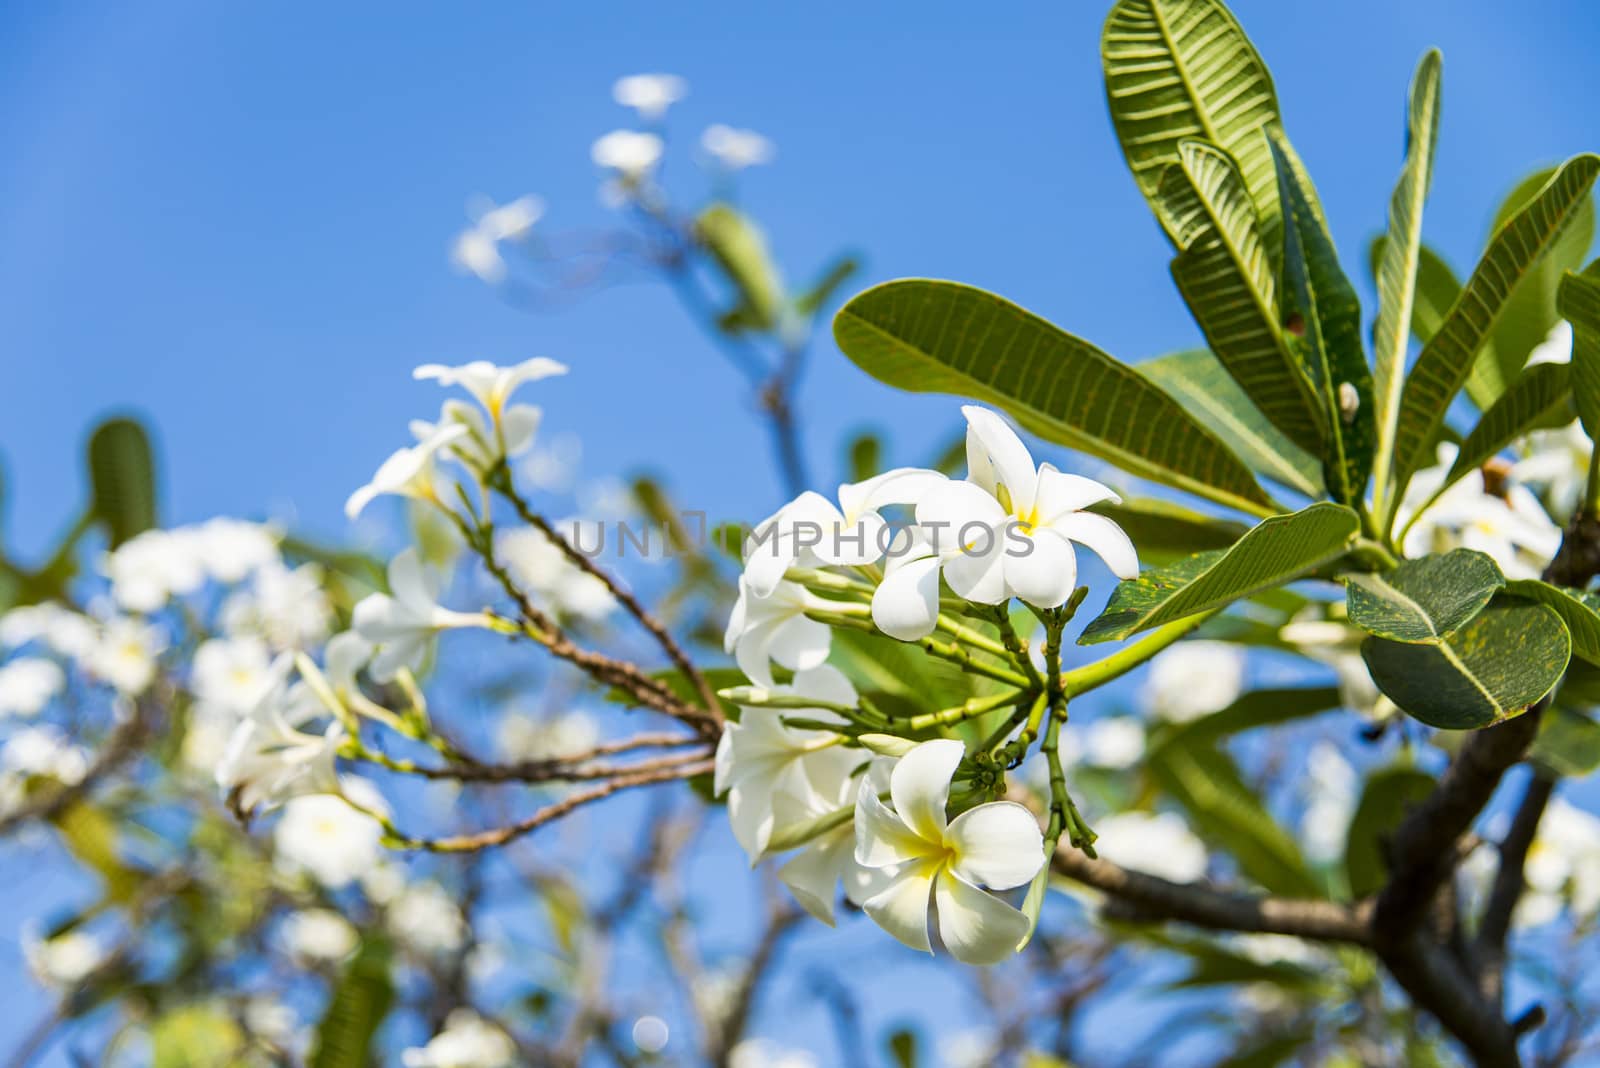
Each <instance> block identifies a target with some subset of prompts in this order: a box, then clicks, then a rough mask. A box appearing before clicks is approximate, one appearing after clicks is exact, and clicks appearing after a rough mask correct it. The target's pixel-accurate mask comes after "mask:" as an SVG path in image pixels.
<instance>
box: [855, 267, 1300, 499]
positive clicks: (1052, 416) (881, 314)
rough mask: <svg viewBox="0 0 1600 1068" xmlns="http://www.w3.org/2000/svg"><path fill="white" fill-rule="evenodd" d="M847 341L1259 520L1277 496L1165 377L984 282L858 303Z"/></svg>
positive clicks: (868, 355) (887, 372)
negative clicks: (1166, 388) (1152, 377)
mask: <svg viewBox="0 0 1600 1068" xmlns="http://www.w3.org/2000/svg"><path fill="white" fill-rule="evenodd" d="M833 329H834V337H835V338H836V339H837V340H838V343H839V348H840V349H841V350H843V352H844V354H845V355H846V356H848V357H850V359H852V360H854V361H855V362H856V364H858V365H859V366H860V367H861V368H862V369H863V370H865V371H866V372H867V373H868V374H871V375H873V376H874V377H875V378H878V379H880V380H882V381H884V382H887V383H888V384H889V385H891V386H897V387H899V388H901V389H905V390H910V391H912V392H916V393H960V394H964V395H966V396H971V397H976V398H978V399H979V400H983V401H987V402H989V403H992V404H998V405H1000V406H1001V407H1003V408H1005V409H1006V410H1007V411H1009V412H1010V413H1011V414H1012V415H1014V416H1015V417H1016V418H1017V419H1018V420H1019V421H1020V422H1021V423H1022V424H1023V426H1025V427H1027V428H1028V429H1029V430H1032V431H1033V432H1034V433H1036V434H1038V435H1039V436H1040V437H1042V438H1045V439H1046V440H1048V441H1053V442H1057V443H1058V444H1061V445H1066V446H1068V447H1070V448H1074V449H1078V450H1080V451H1083V452H1086V453H1089V454H1091V455H1093V456H1098V457H1101V458H1102V459H1105V460H1108V461H1110V462H1112V463H1115V464H1117V465H1118V466H1120V467H1122V468H1123V469H1124V470H1126V471H1129V472H1131V473H1133V474H1135V475H1139V476H1141V477H1143V478H1148V479H1151V480H1152V481H1156V482H1161V483H1164V484H1165V485H1168V486H1172V487H1174V488H1176V489H1181V490H1184V491H1186V492H1188V493H1193V494H1195V495H1197V496H1200V497H1204V498H1206V499H1208V500H1211V501H1215V502H1217V503H1219V504H1224V505H1227V506H1229V507H1232V508H1238V509H1240V510H1242V511H1246V512H1250V513H1253V514H1256V515H1268V514H1271V513H1272V511H1273V510H1274V509H1273V505H1272V499H1271V498H1270V497H1268V496H1267V494H1266V493H1265V491H1263V490H1262V489H1261V487H1260V486H1259V485H1258V484H1257V483H1256V480H1255V477H1254V476H1253V475H1251V473H1250V469H1249V468H1248V467H1246V466H1245V464H1244V462H1243V461H1242V460H1240V459H1239V457H1237V456H1236V455H1234V454H1233V453H1232V452H1231V451H1229V449H1228V447H1227V446H1226V445H1224V444H1223V443H1222V442H1221V441H1219V440H1218V439H1217V438H1216V436H1215V435H1213V434H1212V433H1211V432H1210V431H1209V430H1207V429H1206V428H1205V427H1204V426H1203V425H1201V424H1200V422H1199V421H1197V420H1196V419H1195V418H1194V417H1193V416H1192V415H1190V414H1189V413H1188V412H1186V411H1185V410H1184V409H1183V407H1182V406H1181V405H1179V404H1177V403H1176V402H1174V401H1173V400H1172V398H1171V397H1169V396H1167V394H1165V393H1163V392H1162V391H1161V390H1160V389H1159V388H1157V387H1156V386H1155V384H1154V383H1152V382H1150V381H1149V380H1148V379H1146V378H1145V377H1144V376H1143V375H1141V374H1140V373H1139V372H1138V371H1136V370H1134V369H1133V368H1131V367H1129V366H1127V365H1125V364H1122V363H1119V362H1118V361H1116V360H1115V359H1113V358H1112V357H1110V356H1108V355H1106V354H1105V353H1104V352H1101V351H1100V350H1099V349H1097V348H1095V347H1094V346H1093V345H1091V344H1089V343H1088V342H1087V341H1084V340H1082V339H1081V338H1077V337H1074V336H1072V335H1071V334H1068V333H1067V332H1065V331H1064V330H1061V329H1059V328H1058V327H1055V326H1053V325H1051V324H1050V323H1048V322H1046V321H1045V320H1043V319H1041V318H1039V317H1038V316H1036V315H1033V314H1032V313H1030V312H1027V311H1025V310H1023V309H1022V308H1019V307H1017V306H1016V305H1015V304H1012V303H1010V302H1009V301H1006V300H1003V299H1002V298H1000V297H997V296H995V295H993V294H992V293H986V292H984V291H983V290H981V289H975V288H973V287H971V286H964V285H960V284H958V283H955V282H939V281H929V280H924V279H903V280H901V281H897V282H887V283H885V284H883V285H880V286H876V287H874V288H872V289H869V290H867V291H866V292H864V293H861V294H859V295H857V296H856V297H854V298H853V299H852V300H850V301H849V303H847V304H846V305H845V306H844V307H843V308H842V309H840V311H839V314H838V316H837V317H836V318H835V320H834V326H833Z"/></svg>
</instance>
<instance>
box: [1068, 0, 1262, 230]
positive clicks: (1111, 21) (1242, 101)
mask: <svg viewBox="0 0 1600 1068" xmlns="http://www.w3.org/2000/svg"><path fill="white" fill-rule="evenodd" d="M1100 56H1101V62H1102V64H1103V65H1104V68H1105V82H1106V99H1107V103H1108V104H1109V106H1110V109H1111V121H1112V124H1113V125H1114V126H1115V127H1116V130H1117V138H1118V140H1119V141H1121V143H1122V152H1123V155H1124V156H1125V157H1126V158H1127V161H1128V166H1129V167H1130V168H1131V169H1132V170H1133V177H1134V180H1135V181H1137V182H1138V183H1139V188H1140V189H1141V190H1142V191H1143V192H1144V195H1145V198H1146V199H1147V200H1149V201H1150V203H1151V206H1152V207H1153V208H1154V209H1155V211H1156V217H1157V218H1158V219H1160V220H1161V223H1162V225H1163V226H1165V227H1167V230H1168V232H1169V233H1172V232H1173V220H1171V219H1170V218H1168V217H1166V216H1165V215H1164V214H1163V208H1162V205H1161V200H1160V197H1159V196H1158V195H1157V191H1158V189H1159V187H1160V184H1161V175H1162V172H1163V171H1165V170H1166V168H1167V167H1168V166H1170V165H1172V164H1174V163H1176V162H1178V151H1179V145H1181V144H1182V143H1183V142H1184V141H1188V140H1193V139H1196V138H1199V139H1203V140H1206V141H1210V142H1211V143H1212V144H1214V145H1217V146H1219V147H1221V148H1222V149H1223V150H1224V151H1225V152H1227V153H1228V155H1229V156H1231V157H1232V158H1233V159H1234V160H1236V161H1237V162H1238V164H1239V170H1240V173H1241V174H1242V176H1243V178H1244V183H1245V186H1246V188H1247V189H1248V190H1249V192H1250V199H1251V201H1252V202H1253V203H1254V204H1255V208H1256V212H1257V214H1258V215H1259V216H1260V218H1261V220H1262V224H1261V231H1262V235H1263V237H1264V238H1265V239H1266V242H1267V247H1268V248H1269V249H1276V247H1277V240H1278V190H1277V185H1276V180H1275V178H1274V176H1273V169H1272V158H1271V157H1270V156H1269V155H1268V151H1267V144H1266V140H1265V138H1264V137H1263V136H1262V131H1263V130H1265V129H1266V128H1267V127H1268V126H1269V125H1272V124H1275V123H1276V122H1277V121H1278V98H1277V95H1276V93H1275V92H1274V91H1273V88H1272V77H1271V75H1269V74H1268V73H1267V67H1266V64H1264V63H1263V62H1262V61H1261V57H1260V56H1259V55H1257V54H1256V50H1255V48H1254V46H1252V45H1251V44H1250V40H1249V38H1247V37H1246V36H1245V35H1244V31H1243V30H1242V29H1240V27H1239V23H1238V22H1237V21H1235V19H1234V17H1233V15H1232V14H1231V13H1230V12H1229V11H1228V9H1227V8H1226V7H1224V6H1223V5H1222V4H1220V3H1217V2H1215V0H1119V2H1118V3H1117V5H1116V6H1115V7H1113V8H1112V9H1111V14H1110V15H1109V16H1108V17H1107V19H1106V24H1105V29H1104V31H1103V32H1102V33H1101V37H1100Z"/></svg>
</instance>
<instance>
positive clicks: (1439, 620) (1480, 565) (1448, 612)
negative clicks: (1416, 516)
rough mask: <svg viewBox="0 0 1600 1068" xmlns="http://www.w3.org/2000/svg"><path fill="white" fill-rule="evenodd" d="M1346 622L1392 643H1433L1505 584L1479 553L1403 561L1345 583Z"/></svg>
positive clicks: (1460, 624) (1460, 552)
mask: <svg viewBox="0 0 1600 1068" xmlns="http://www.w3.org/2000/svg"><path fill="white" fill-rule="evenodd" d="M1345 581H1346V584H1347V586H1348V587H1349V591H1348V598H1349V608H1350V622H1352V623H1354V624H1355V625H1356V626H1358V627H1360V628H1361V629H1362V630H1364V631H1366V632H1367V633H1369V634H1375V635H1377V636H1378V637H1380V638H1387V639H1388V640H1390V641H1396V642H1407V643H1417V642H1434V641H1438V640H1439V639H1440V638H1443V637H1444V636H1446V635H1449V634H1454V633H1455V632H1456V631H1458V630H1460V629H1461V628H1462V627H1464V626H1466V624H1467V622H1468V621H1469V620H1471V619H1472V617H1473V616H1475V615H1477V614H1478V613H1479V612H1480V611H1481V610H1482V609H1483V607H1484V606H1485V605H1487V604H1488V603H1489V601H1490V599H1491V598H1493V597H1494V595H1495V593H1496V592H1498V591H1499V590H1500V589H1502V588H1503V587H1504V586H1505V584H1506V580H1505V576H1504V575H1502V574H1500V567H1499V565H1497V564H1496V563H1495V562H1494V561H1493V560H1492V559H1490V558H1489V557H1487V556H1485V555H1484V554H1483V553H1479V552H1473V551H1472V550H1471V549H1456V550H1454V551H1452V552H1448V553H1435V554H1433V555H1431V556H1424V557H1422V558H1421V559H1419V560H1406V561H1404V562H1402V563H1401V564H1400V566H1399V567H1397V568H1395V569H1393V570H1392V571H1383V572H1374V573H1368V574H1353V575H1350V576H1348V577H1347V578H1346V580H1345Z"/></svg>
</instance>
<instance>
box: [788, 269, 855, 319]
mask: <svg viewBox="0 0 1600 1068" xmlns="http://www.w3.org/2000/svg"><path fill="white" fill-rule="evenodd" d="M860 269H861V261H860V260H859V259H858V258H857V257H855V256H854V255H851V254H849V253H846V254H845V255H842V256H840V257H838V258H837V259H835V260H834V261H833V262H832V263H830V264H828V266H827V267H826V268H824V269H823V272H822V276H821V277H820V278H818V279H817V280H816V281H815V282H813V283H811V285H810V286H808V287H807V288H806V290H805V292H803V293H801V294H800V295H799V296H798V297H796V298H795V299H794V310H795V311H796V312H798V313H799V314H800V315H803V316H812V315H815V314H817V312H819V311H821V310H822V309H823V308H824V307H826V306H827V304H828V302H829V301H830V300H832V299H833V297H834V295H835V294H836V293H838V292H839V287H840V286H842V285H844V284H845V283H846V282H848V281H849V280H850V279H851V277H852V276H854V275H855V273H856V272H857V271H859V270H860Z"/></svg>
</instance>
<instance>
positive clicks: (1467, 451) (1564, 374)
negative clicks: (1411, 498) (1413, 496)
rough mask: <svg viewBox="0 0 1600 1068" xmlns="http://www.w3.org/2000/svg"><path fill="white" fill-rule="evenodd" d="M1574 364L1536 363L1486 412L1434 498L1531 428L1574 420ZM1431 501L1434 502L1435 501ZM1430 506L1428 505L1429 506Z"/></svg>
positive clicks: (1459, 452)
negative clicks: (1572, 365)
mask: <svg viewBox="0 0 1600 1068" xmlns="http://www.w3.org/2000/svg"><path fill="white" fill-rule="evenodd" d="M1571 371H1572V368H1570V367H1569V366H1568V365H1566V364H1564V363H1541V364H1535V365H1534V366H1532V367H1530V368H1528V369H1527V370H1526V371H1524V372H1523V373H1522V376H1521V377H1520V378H1518V379H1517V381H1516V383H1515V384H1514V385H1512V387H1511V388H1510V389H1508V390H1506V391H1505V392H1504V393H1502V394H1501V395H1500V399H1499V400H1497V401H1495V402H1494V404H1493V405H1491V406H1490V408H1489V410H1488V411H1486V412H1484V413H1483V418H1482V419H1479V420H1478V425H1477V426H1475V427H1473V428H1472V433H1470V434H1468V435H1467V437H1466V440H1464V441H1462V443H1461V448H1460V449H1458V450H1457V452H1456V460H1455V463H1453V464H1451V465H1450V471H1449V473H1448V474H1446V475H1445V479H1444V483H1443V484H1442V485H1441V486H1440V487H1439V489H1438V490H1437V491H1436V492H1435V493H1434V495H1433V498H1432V500H1437V499H1438V498H1439V495H1440V494H1442V493H1443V492H1444V491H1445V490H1447V489H1449V488H1450V487H1451V486H1453V485H1455V484H1456V482H1457V481H1458V480H1459V479H1461V478H1462V477H1464V476H1465V475H1466V474H1467V472H1469V471H1471V470H1473V469H1474V468H1476V467H1479V466H1481V465H1482V464H1483V462H1484V461H1485V460H1487V459H1488V458H1489V457H1491V456H1493V455H1494V454H1495V453H1497V452H1499V451H1500V450H1501V449H1503V448H1505V447H1506V446H1507V445H1510V444H1511V443H1512V442H1513V441H1515V440H1516V439H1518V438H1520V437H1522V435H1524V434H1526V433H1528V432H1529V431H1530V430H1538V429H1540V428H1542V427H1553V426H1566V425H1567V424H1568V423H1570V422H1572V416H1573V411H1572V384H1571V383H1572V374H1571ZM1429 503H1432V502H1431V501H1430V502H1429ZM1425 508H1426V506H1424V509H1423V510H1425Z"/></svg>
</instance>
